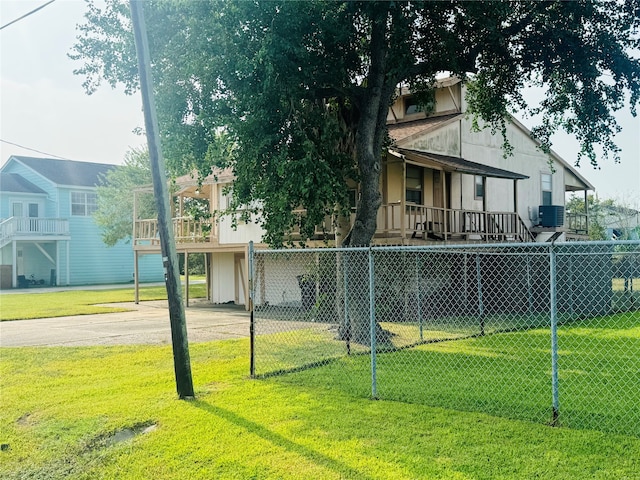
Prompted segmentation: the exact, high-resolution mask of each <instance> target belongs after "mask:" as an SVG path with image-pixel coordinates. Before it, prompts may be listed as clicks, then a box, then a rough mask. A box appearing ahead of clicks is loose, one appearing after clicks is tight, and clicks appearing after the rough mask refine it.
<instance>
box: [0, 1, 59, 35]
mask: <svg viewBox="0 0 640 480" xmlns="http://www.w3.org/2000/svg"><path fill="white" fill-rule="evenodd" d="M55 1H56V0H49V1H48V2H47V3H45V4H44V5H40V6H39V7H38V8H35V9H33V10H31V11H30V12H28V13H25V14H24V15H22V16H21V17H18V18H16V19H15V20H11V21H10V22H9V23H5V24H4V25H2V26H1V27H0V30H2V29H3V28H7V27H8V26H9V25H13V24H14V23H16V22H19V21H20V20H22V19H23V18H27V17H28V16H29V15H33V14H34V13H36V12H37V11H38V10H42V9H43V8H44V7H46V6H47V5H50V4H52V3H53V2H55Z"/></svg>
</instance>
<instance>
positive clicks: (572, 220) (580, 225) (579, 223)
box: [565, 213, 589, 235]
mask: <svg viewBox="0 0 640 480" xmlns="http://www.w3.org/2000/svg"><path fill="white" fill-rule="evenodd" d="M565 220H566V227H567V232H569V233H573V234H576V235H588V234H589V216H588V215H587V214H586V213H566V215H565Z"/></svg>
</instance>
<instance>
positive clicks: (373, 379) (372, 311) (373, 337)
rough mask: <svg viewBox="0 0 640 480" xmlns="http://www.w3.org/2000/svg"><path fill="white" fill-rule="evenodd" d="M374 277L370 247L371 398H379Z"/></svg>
mask: <svg viewBox="0 0 640 480" xmlns="http://www.w3.org/2000/svg"><path fill="white" fill-rule="evenodd" d="M373 276H374V263H373V251H372V250H371V247H369V321H370V329H369V331H370V335H371V398H373V399H376V398H378V383H377V377H376V374H377V359H376V311H375V308H376V299H375V284H374V280H373Z"/></svg>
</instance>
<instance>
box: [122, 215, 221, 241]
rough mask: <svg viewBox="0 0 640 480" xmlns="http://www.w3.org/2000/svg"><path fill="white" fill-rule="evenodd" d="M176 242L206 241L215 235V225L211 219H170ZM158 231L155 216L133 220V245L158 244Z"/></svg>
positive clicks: (212, 239) (211, 239)
mask: <svg viewBox="0 0 640 480" xmlns="http://www.w3.org/2000/svg"><path fill="white" fill-rule="evenodd" d="M172 225H173V235H174V237H175V240H176V243H207V242H213V241H214V239H215V237H216V234H217V232H216V228H215V227H216V225H215V222H214V221H213V220H211V219H204V220H194V219H193V218H189V217H178V218H173V219H172ZM159 244H160V233H159V231H158V220H157V219H155V218H146V219H139V220H136V221H135V232H134V245H159Z"/></svg>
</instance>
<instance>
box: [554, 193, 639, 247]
mask: <svg viewBox="0 0 640 480" xmlns="http://www.w3.org/2000/svg"><path fill="white" fill-rule="evenodd" d="M586 207H587V208H588V210H589V239H590V240H611V235H609V236H608V234H607V229H614V230H615V232H616V240H634V239H637V238H638V237H636V235H638V233H640V225H639V222H638V220H639V219H640V205H638V203H637V199H636V200H635V202H634V200H633V199H620V198H618V199H614V198H604V199H602V198H598V196H597V195H593V194H592V195H588V196H587V205H586ZM566 209H567V211H568V212H572V213H586V211H585V203H584V198H583V197H578V196H576V195H571V197H570V198H569V200H568V201H567V202H566Z"/></svg>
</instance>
